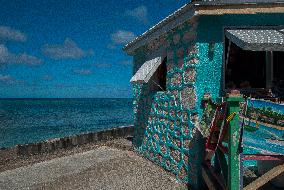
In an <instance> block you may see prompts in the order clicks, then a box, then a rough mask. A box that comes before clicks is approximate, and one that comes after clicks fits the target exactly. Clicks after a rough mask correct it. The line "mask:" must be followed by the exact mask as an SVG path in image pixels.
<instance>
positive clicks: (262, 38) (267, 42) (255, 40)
mask: <svg viewBox="0 0 284 190" xmlns="http://www.w3.org/2000/svg"><path fill="white" fill-rule="evenodd" d="M225 35H226V37H227V38H228V39H229V40H230V41H232V42H233V43H234V44H236V45H237V46H239V47H240V48H242V49H243V50H249V51H284V29H278V30H277V29H236V30H226V32H225Z"/></svg>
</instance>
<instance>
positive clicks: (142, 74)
mask: <svg viewBox="0 0 284 190" xmlns="http://www.w3.org/2000/svg"><path fill="white" fill-rule="evenodd" d="M161 63H162V57H156V58H154V59H151V60H149V61H146V62H145V63H144V64H143V65H142V66H141V67H140V68H139V69H138V71H137V72H136V73H135V75H134V76H133V77H132V78H131V80H130V82H131V83H138V82H139V83H148V81H149V80H150V78H151V77H152V76H153V74H154V73H155V72H156V70H157V69H158V67H159V66H160V65H161Z"/></svg>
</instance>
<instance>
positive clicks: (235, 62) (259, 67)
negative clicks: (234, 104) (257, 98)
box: [225, 39, 266, 89]
mask: <svg viewBox="0 0 284 190" xmlns="http://www.w3.org/2000/svg"><path fill="white" fill-rule="evenodd" d="M225 64H226V71H225V86H226V89H246V88H265V87H266V72H265V71H266V70H265V69H266V52H265V51H246V50H243V49H241V48H239V47H238V46H237V45H235V44H234V43H233V42H229V40H228V39H226V63H225Z"/></svg>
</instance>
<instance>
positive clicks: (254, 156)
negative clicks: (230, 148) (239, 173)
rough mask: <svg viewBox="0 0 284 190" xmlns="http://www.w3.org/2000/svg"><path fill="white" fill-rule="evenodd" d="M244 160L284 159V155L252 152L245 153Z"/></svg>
mask: <svg viewBox="0 0 284 190" xmlns="http://www.w3.org/2000/svg"><path fill="white" fill-rule="evenodd" d="M243 159H244V160H283V161H284V156H283V155H263V154H250V155H244V158H243Z"/></svg>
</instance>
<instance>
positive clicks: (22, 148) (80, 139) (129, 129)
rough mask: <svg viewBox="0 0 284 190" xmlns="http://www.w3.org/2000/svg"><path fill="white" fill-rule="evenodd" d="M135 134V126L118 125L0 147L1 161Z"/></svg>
mask: <svg viewBox="0 0 284 190" xmlns="http://www.w3.org/2000/svg"><path fill="white" fill-rule="evenodd" d="M132 136H133V126H126V127H118V128H114V129H109V130H105V131H99V132H91V133H85V134H79V135H74V136H69V137H63V138H56V139H50V140H47V141H42V142H38V143H31V144H22V145H16V146H14V147H11V148H4V149H0V161H1V160H7V159H8V158H11V157H17V156H30V155H35V154H45V153H52V152H54V151H56V150H58V149H68V148H72V147H75V146H80V145H83V144H88V143H99V142H103V141H107V140H111V139H116V138H127V137H132Z"/></svg>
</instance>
